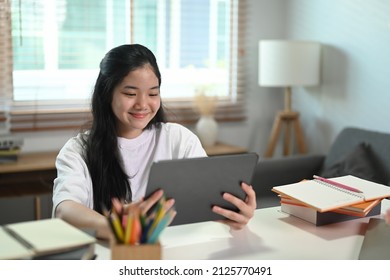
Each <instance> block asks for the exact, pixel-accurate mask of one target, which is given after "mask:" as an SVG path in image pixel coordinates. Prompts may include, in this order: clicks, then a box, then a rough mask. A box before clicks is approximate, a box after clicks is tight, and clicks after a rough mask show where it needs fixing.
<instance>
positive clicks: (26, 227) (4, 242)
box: [0, 219, 96, 260]
mask: <svg viewBox="0 0 390 280" xmlns="http://www.w3.org/2000/svg"><path fill="white" fill-rule="evenodd" d="M95 243H96V238H95V237H94V236H93V235H91V234H90V233H88V232H86V231H83V230H81V229H78V228H76V227H74V226H72V225H70V224H68V223H66V222H65V221H63V220H61V219H44V220H38V221H28V222H20V223H14V224H7V225H3V226H0V248H1V249H0V260H2V259H3V260H4V259H5V260H17V259H41V260H46V259H62V260H69V259H73V260H79V259H94V258H95Z"/></svg>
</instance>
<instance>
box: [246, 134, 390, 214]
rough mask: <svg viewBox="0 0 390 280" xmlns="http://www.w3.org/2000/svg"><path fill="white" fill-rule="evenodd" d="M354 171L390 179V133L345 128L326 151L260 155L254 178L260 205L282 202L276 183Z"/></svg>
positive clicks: (367, 176) (377, 179)
mask: <svg viewBox="0 0 390 280" xmlns="http://www.w3.org/2000/svg"><path fill="white" fill-rule="evenodd" d="M315 174H317V175H321V176H324V177H336V176H342V175H346V174H352V175H355V176H358V177H361V178H364V179H367V180H371V181H375V182H378V183H382V184H385V185H389V182H390V133H383V132H377V131H370V130H366V129H361V128H356V127H347V128H344V129H343V130H342V131H341V132H340V133H339V135H338V136H337V137H336V139H335V141H334V142H333V144H332V145H331V148H330V149H329V152H328V153H327V154H326V155H325V154H307V155H294V156H287V157H280V158H270V159H266V158H260V159H259V162H258V164H257V166H256V169H255V173H254V175H253V179H252V186H253V188H254V189H255V191H256V196H257V207H258V208H265V207H271V206H277V205H280V202H279V198H278V196H277V195H276V193H274V192H272V191H271V188H272V187H273V186H277V185H283V184H289V183H294V182H298V181H300V180H302V179H311V178H312V177H313V175H315Z"/></svg>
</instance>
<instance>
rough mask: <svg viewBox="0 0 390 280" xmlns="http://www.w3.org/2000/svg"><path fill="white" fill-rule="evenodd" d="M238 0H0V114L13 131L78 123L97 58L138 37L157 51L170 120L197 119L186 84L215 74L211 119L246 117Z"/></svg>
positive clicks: (83, 117)
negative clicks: (215, 93)
mask: <svg viewBox="0 0 390 280" xmlns="http://www.w3.org/2000/svg"><path fill="white" fill-rule="evenodd" d="M49 2H50V3H49ZM244 2H245V1H244V0H241V1H239V0H201V1H192V0H181V1H180V0H176V1H168V0H166V1H164V0H160V1H157V0H143V1H141V0H122V1H113V0H105V1H93V0H55V1H54V0H53V1H39V0H25V1H13V0H0V3H1V5H2V7H6V6H7V8H2V10H1V11H2V12H1V16H2V18H1V22H2V24H3V25H4V26H5V27H4V29H3V28H1V30H5V31H6V32H0V33H1V34H0V36H3V37H0V38H1V41H0V48H1V49H0V50H1V54H0V62H1V63H2V64H3V65H7V67H8V68H7V67H5V68H4V69H3V71H1V72H0V83H2V84H1V85H2V86H1V91H0V102H2V103H1V104H2V107H1V108H3V109H0V123H3V126H4V127H6V125H5V124H7V123H8V124H9V126H8V127H9V129H10V131H11V132H22V131H40V130H56V129H77V128H79V127H80V126H82V125H83V124H85V122H87V121H89V120H90V118H91V115H90V109H89V98H90V94H91V92H92V87H93V83H94V81H95V79H96V77H97V74H98V69H97V67H98V64H99V62H100V60H101V58H102V57H103V56H104V54H105V53H106V52H107V51H108V50H109V49H111V48H112V47H114V46H117V45H120V44H123V43H141V44H144V45H146V46H148V47H149V48H150V49H151V50H152V51H153V52H154V53H155V54H156V57H157V60H158V63H159V66H160V70H161V72H162V93H161V94H162V99H163V104H164V106H165V108H166V111H167V114H168V120H170V121H175V122H179V123H183V124H191V123H194V122H196V121H197V119H198V118H199V115H198V113H197V111H196V110H195V109H194V104H193V95H194V92H195V91H196V88H197V87H198V86H199V85H204V84H208V83H209V84H211V83H213V81H214V80H215V81H217V80H219V78H218V77H222V78H221V80H222V79H225V80H223V82H221V83H220V88H222V90H221V92H220V93H218V106H217V109H216V112H215V116H216V119H217V120H218V121H221V122H222V121H241V120H244V119H245V117H246V116H245V95H244V92H243V87H242V86H243V78H244V76H245V75H244V73H243V67H242V63H243V56H244V46H243V45H242V43H243V42H244V35H245V32H244V26H243V23H244V20H243V19H244V18H245V3H244ZM196 9H197V10H196ZM127 14H128V15H130V16H129V17H127V16H126V15H127ZM206 21H207V22H208V24H203V22H206ZM81 31H83V32H81ZM53 37H54V38H57V40H53ZM3 39H4V40H3ZM224 40H225V43H224ZM203 45H207V48H203ZM224 64H226V65H224ZM221 65H222V66H223V67H221ZM7 69H8V70H7ZM221 73H223V75H221ZM75 77H76V78H75ZM178 77H183V78H182V79H181V78H180V79H179V78H178ZM183 80H185V82H183ZM180 82H182V83H180ZM3 84H4V85H5V84H6V86H3ZM7 104H8V105H7ZM0 129H1V126H0Z"/></svg>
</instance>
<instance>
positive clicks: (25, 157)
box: [0, 151, 58, 173]
mask: <svg viewBox="0 0 390 280" xmlns="http://www.w3.org/2000/svg"><path fill="white" fill-rule="evenodd" d="M57 155H58V151H52V152H39V153H25V154H23V153H22V154H20V155H19V158H18V160H17V161H15V162H10V163H2V164H0V173H16V172H30V171H40V170H52V169H55V160H56V157H57Z"/></svg>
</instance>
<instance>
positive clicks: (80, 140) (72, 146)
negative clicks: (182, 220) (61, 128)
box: [61, 133, 88, 153]
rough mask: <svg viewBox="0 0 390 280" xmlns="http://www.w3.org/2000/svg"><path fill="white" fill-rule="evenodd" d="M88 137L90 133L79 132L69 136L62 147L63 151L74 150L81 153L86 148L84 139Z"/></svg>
mask: <svg viewBox="0 0 390 280" xmlns="http://www.w3.org/2000/svg"><path fill="white" fill-rule="evenodd" d="M87 137H88V133H78V134H77V135H75V136H73V137H71V138H69V139H68V140H67V141H66V143H65V144H64V146H63V147H62V149H61V152H65V151H66V152H69V151H74V152H76V153H81V152H82V151H83V149H84V141H85V139H86V138H87Z"/></svg>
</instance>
